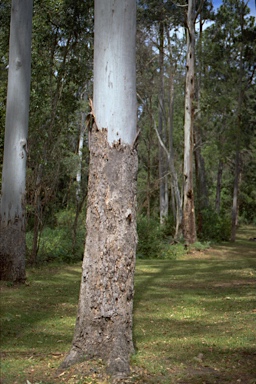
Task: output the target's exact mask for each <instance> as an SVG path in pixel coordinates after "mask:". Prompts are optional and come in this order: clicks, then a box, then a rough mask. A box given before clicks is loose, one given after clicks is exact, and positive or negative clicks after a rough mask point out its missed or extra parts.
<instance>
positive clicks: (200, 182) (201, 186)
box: [194, 13, 209, 233]
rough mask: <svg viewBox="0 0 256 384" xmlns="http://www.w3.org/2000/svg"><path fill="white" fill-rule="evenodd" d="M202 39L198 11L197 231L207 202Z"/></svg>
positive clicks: (200, 226)
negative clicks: (203, 130)
mask: <svg viewBox="0 0 256 384" xmlns="http://www.w3.org/2000/svg"><path fill="white" fill-rule="evenodd" d="M202 39H203V21H202V13H200V27H199V42H198V46H199V52H198V62H199V65H198V77H197V88H196V99H197V110H198V113H197V118H196V121H195V124H194V142H195V148H194V155H195V175H196V192H197V193H196V197H197V225H198V227H197V230H198V233H201V232H202V228H203V214H202V211H203V210H204V209H205V208H207V206H208V205H209V203H208V188H207V178H206V171H205V163H204V158H203V156H202V152H201V147H202V130H201V129H200V121H201V82H202V70H203V52H202Z"/></svg>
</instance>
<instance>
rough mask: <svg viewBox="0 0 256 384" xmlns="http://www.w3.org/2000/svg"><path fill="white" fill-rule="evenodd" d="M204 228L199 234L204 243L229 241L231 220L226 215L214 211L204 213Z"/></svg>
mask: <svg viewBox="0 0 256 384" xmlns="http://www.w3.org/2000/svg"><path fill="white" fill-rule="evenodd" d="M202 222H203V226H202V229H201V232H200V233H198V237H199V239H200V240H204V241H210V240H211V241H215V242H220V241H228V240H229V238H230V233H231V218H230V216H228V215H227V214H225V213H221V214H220V215H218V213H217V212H215V211H214V210H213V209H210V208H208V209H205V210H204V211H202Z"/></svg>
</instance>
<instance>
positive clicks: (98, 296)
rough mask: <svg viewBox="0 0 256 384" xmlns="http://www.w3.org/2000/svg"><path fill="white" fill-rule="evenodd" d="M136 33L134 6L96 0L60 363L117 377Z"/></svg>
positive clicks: (127, 283)
mask: <svg viewBox="0 0 256 384" xmlns="http://www.w3.org/2000/svg"><path fill="white" fill-rule="evenodd" d="M135 34H136V1H135V0H122V1H118V2H114V1H112V0H107V1H106V0H95V44H94V111H93V110H92V114H93V116H94V119H95V124H94V125H93V129H92V131H91V135H90V136H91V137H90V167H89V185H88V203H87V218H86V245H85V253H84V261H83V271H82V279H81V287H80V298H79V306H78V315H77V321H76V327H75V333H74V339H73V343H72V348H71V350H70V352H69V354H68V356H67V357H66V359H65V361H64V364H63V365H64V366H67V365H70V364H73V363H75V362H77V361H79V360H80V359H84V358H92V357H100V358H102V359H103V360H105V361H106V362H107V364H108V370H109V372H110V373H111V374H117V375H123V374H127V373H128V372H129V357H130V354H131V353H133V351H134V346H133V339H132V310H133V295H134V283H133V279H134V268H135V254H136V244H137V233H136V177H137V152H136V149H135V146H136V134H137V133H136V131H137V108H136V69H135Z"/></svg>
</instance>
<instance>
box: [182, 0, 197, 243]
mask: <svg viewBox="0 0 256 384" xmlns="http://www.w3.org/2000/svg"><path fill="white" fill-rule="evenodd" d="M186 63H187V64H186V67H187V73H186V93H185V123H184V204H183V236H184V239H185V241H186V242H187V243H188V244H192V243H194V242H195V241H196V224H195V206H194V190H193V124H194V106H193V102H194V87H195V84H194V83H195V0H191V1H189V2H188V13H187V61H186Z"/></svg>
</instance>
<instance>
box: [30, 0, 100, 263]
mask: <svg viewBox="0 0 256 384" xmlns="http://www.w3.org/2000/svg"><path fill="white" fill-rule="evenodd" d="M34 9H35V12H34V18H33V28H34V33H33V41H32V55H33V58H34V60H33V63H34V64H33V66H32V73H33V76H32V84H31V121H30V124H31V129H30V136H29V144H30V145H29V147H30V148H29V159H28V180H27V187H28V188H27V191H28V193H27V196H28V206H29V223H30V229H31V230H33V238H34V241H33V243H34V244H33V249H32V251H31V254H30V261H31V262H32V263H34V262H36V259H37V252H38V250H39V244H40V233H41V232H42V230H43V227H44V226H45V225H47V224H48V225H50V224H52V223H53V222H54V220H55V219H54V217H55V214H56V213H57V212H58V211H60V210H61V209H64V208H65V207H67V206H69V207H72V209H74V207H76V208H77V210H76V209H74V211H76V213H75V219H74V223H73V239H74V242H75V231H76V229H75V228H76V221H77V215H78V214H79V213H80V211H81V209H80V208H81V206H82V202H83V201H84V198H85V194H86V188H82V194H81V201H80V203H79V204H77V200H76V191H77V189H76V186H77V185H78V184H79V183H80V181H79V182H76V176H77V174H78V170H79V167H80V165H81V161H80V155H79V154H81V147H80V148H79V147H78V143H79V138H81V134H80V133H81V132H84V127H83V128H82V129H81V119H80V116H81V113H82V114H83V113H86V112H87V113H88V111H89V105H86V103H85V102H84V103H82V102H81V95H82V94H83V92H84V88H85V85H86V84H87V83H88V82H89V81H90V80H91V77H92V29H93V1H92V0H88V1H86V2H85V1H83V0H78V1H75V2H74V1H71V0H69V1H65V2H63V1H61V2H58V3H56V2H52V1H44V2H42V1H41V0H35V4H34ZM89 92H90V90H89V89H88V97H89V96H90V94H89ZM88 97H87V98H88ZM87 104H88V102H87ZM83 125H84V124H83ZM80 143H81V140H80ZM85 153H86V150H85ZM82 164H83V172H84V177H83V179H84V180H83V181H82V184H84V182H85V181H86V172H87V168H86V167H87V166H86V164H85V163H84V162H83V163H82Z"/></svg>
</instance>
